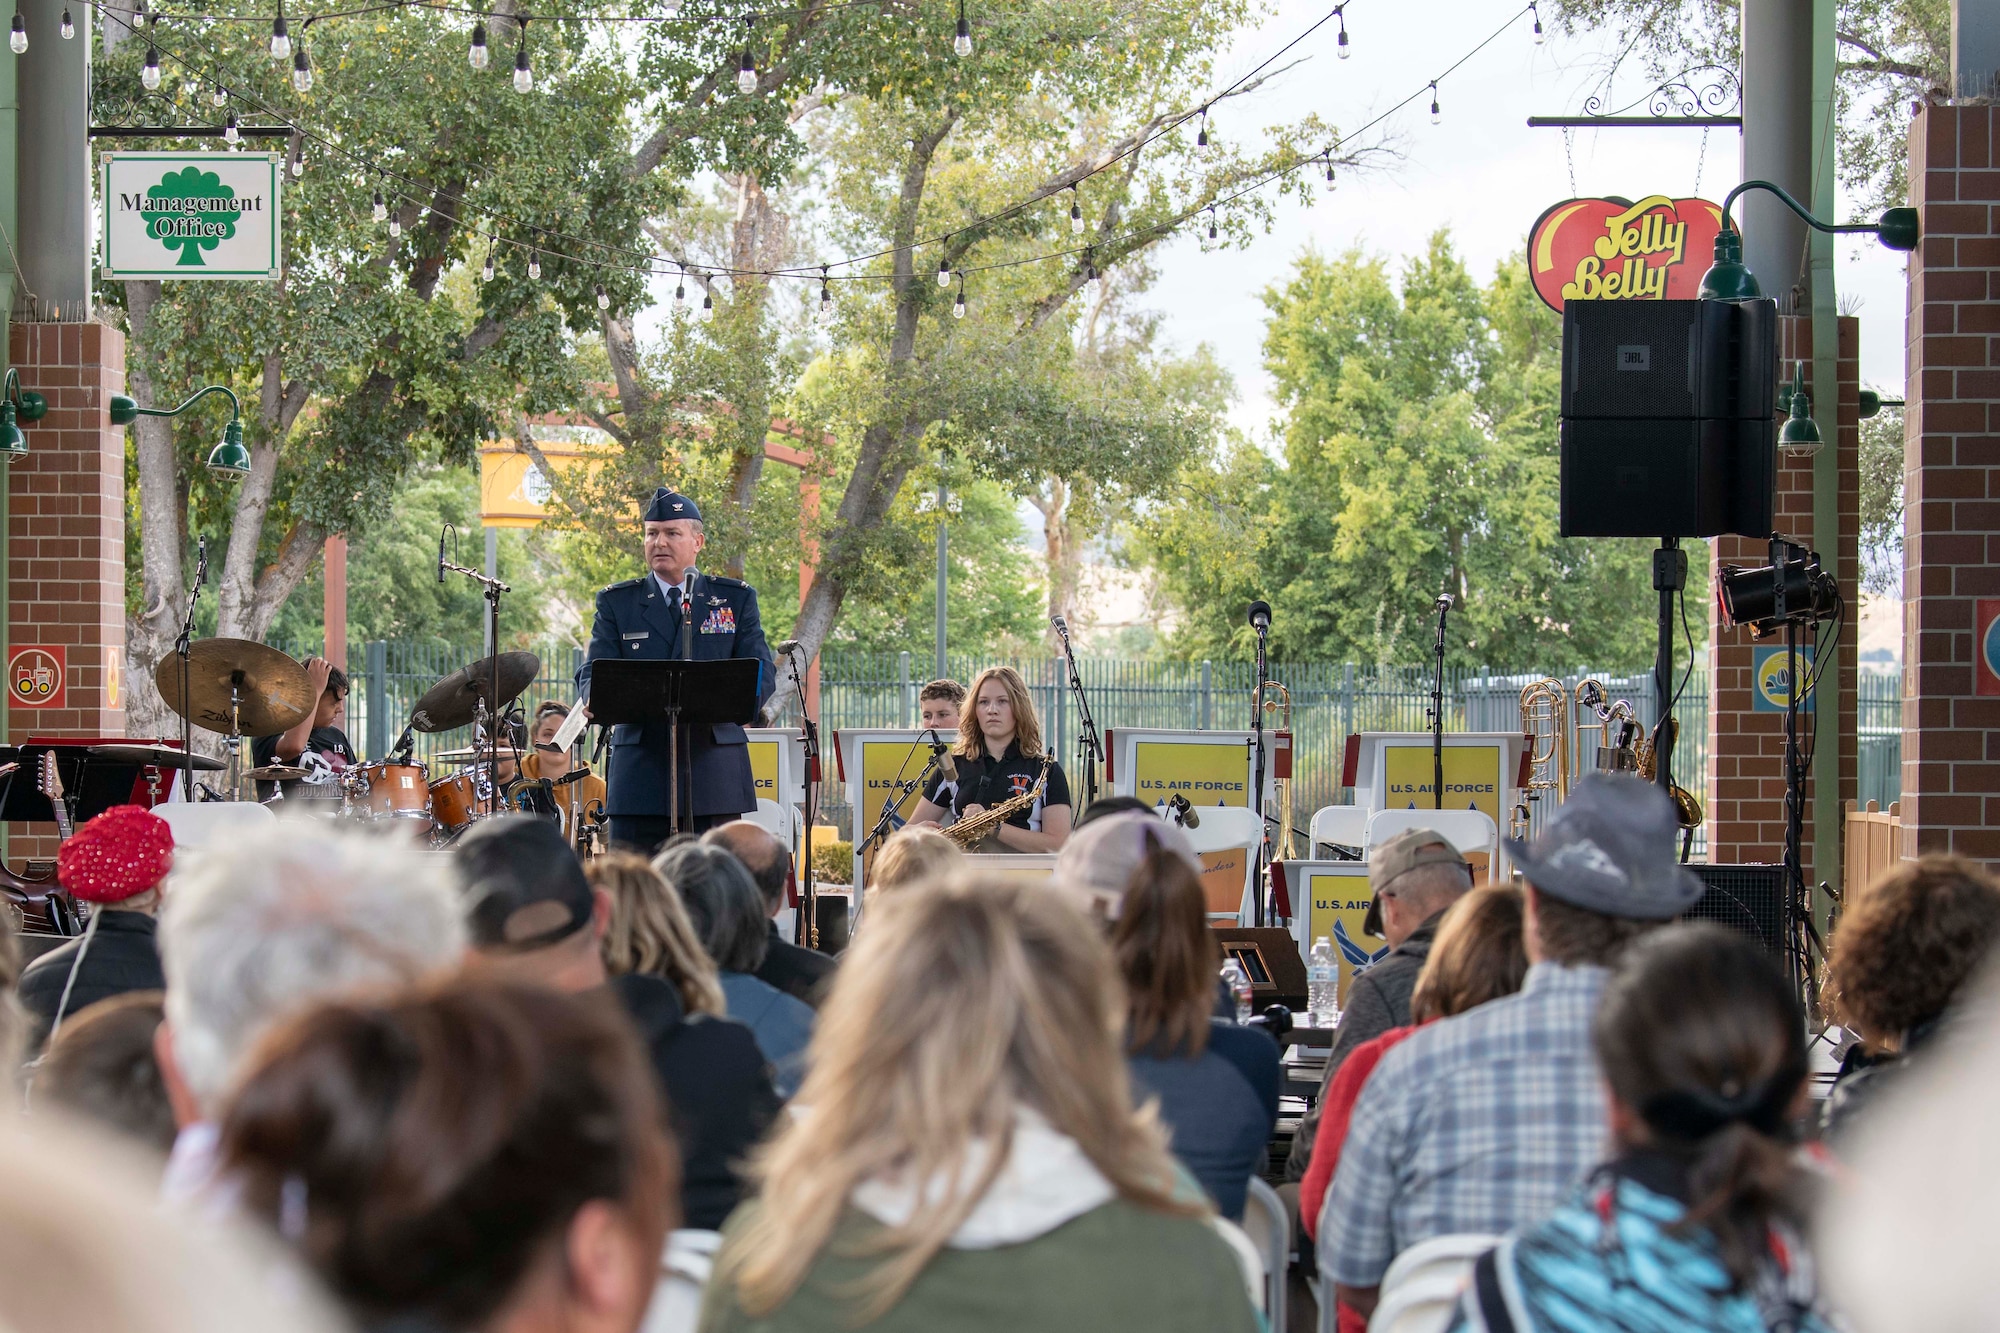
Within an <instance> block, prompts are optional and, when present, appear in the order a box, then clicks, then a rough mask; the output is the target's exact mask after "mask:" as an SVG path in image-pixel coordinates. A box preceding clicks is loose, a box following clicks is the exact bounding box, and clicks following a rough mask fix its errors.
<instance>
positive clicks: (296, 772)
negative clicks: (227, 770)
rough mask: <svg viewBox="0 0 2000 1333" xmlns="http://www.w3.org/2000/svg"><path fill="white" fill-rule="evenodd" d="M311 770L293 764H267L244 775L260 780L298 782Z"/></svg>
mask: <svg viewBox="0 0 2000 1333" xmlns="http://www.w3.org/2000/svg"><path fill="white" fill-rule="evenodd" d="M310 771H311V770H309V769H304V768H298V767H296V766H294V765H291V764H266V765H264V767H262V768H253V769H251V770H250V771H249V772H247V773H245V774H244V775H243V776H244V777H246V778H254V779H256V780H257V781H258V782H297V781H298V780H299V779H300V778H302V777H304V776H305V775H306V774H307V773H308V772H310Z"/></svg>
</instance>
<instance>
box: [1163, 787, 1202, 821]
mask: <svg viewBox="0 0 2000 1333" xmlns="http://www.w3.org/2000/svg"><path fill="white" fill-rule="evenodd" d="M1167 809H1169V810H1171V811H1172V812H1173V816H1174V818H1175V819H1177V820H1179V821H1180V825H1181V827H1182V828H1200V827H1201V816H1200V815H1198V814H1196V813H1195V809H1194V802H1193V801H1190V800H1189V799H1188V798H1187V797H1185V796H1183V795H1181V793H1179V792H1175V793H1174V794H1173V795H1172V796H1169V797H1168V798H1167Z"/></svg>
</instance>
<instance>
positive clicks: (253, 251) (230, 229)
mask: <svg viewBox="0 0 2000 1333" xmlns="http://www.w3.org/2000/svg"><path fill="white" fill-rule="evenodd" d="M100 163H101V172H102V185H103V193H102V199H103V215H104V246H103V269H102V273H103V276H104V277H106V278H115V279H131V278H166V279H175V278H209V279H216V278H220V279H225V280H229V279H233V280H235V281H239V282H261V281H272V280H275V279H276V278H277V277H278V276H279V273H280V271H281V270H282V269H283V267H284V235H283V232H284V227H283V223H284V204H283V199H282V194H281V192H282V190H283V185H284V175H285V173H284V157H283V155H282V154H278V153H106V154H104V155H103V157H102V158H101V159H100Z"/></svg>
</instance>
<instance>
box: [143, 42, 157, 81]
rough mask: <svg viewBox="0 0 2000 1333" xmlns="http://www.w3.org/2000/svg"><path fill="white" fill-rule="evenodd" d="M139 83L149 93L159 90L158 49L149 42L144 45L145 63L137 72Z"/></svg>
mask: <svg viewBox="0 0 2000 1333" xmlns="http://www.w3.org/2000/svg"><path fill="white" fill-rule="evenodd" d="M139 82H140V83H143V84H145V85H146V91H147V92H149V93H155V92H158V91H159V90H160V49H159V48H158V47H157V46H154V45H153V44H152V43H151V42H148V43H147V44H146V63H145V64H144V65H143V66H142V67H141V68H140V70H139Z"/></svg>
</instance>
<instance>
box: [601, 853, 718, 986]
mask: <svg viewBox="0 0 2000 1333" xmlns="http://www.w3.org/2000/svg"><path fill="white" fill-rule="evenodd" d="M583 873H584V876H585V877H586V878H587V879H589V880H590V884H591V887H592V888H597V889H602V890H604V892H605V893H607V894H609V895H610V896H611V924H610V926H609V927H608V928H607V929H606V930H605V932H604V943H603V946H602V948H603V953H604V969H605V971H607V972H610V973H611V974H612V975H613V976H618V975H622V974H624V973H626V972H644V973H646V974H647V975H648V976H655V977H660V978H663V979H664V980H667V981H671V982H672V983H673V984H674V989H675V990H677V991H679V992H680V993H681V1006H682V1008H684V1009H686V1010H687V1011H688V1012H689V1013H690V1014H715V1015H717V1016H718V1017H719V1016H721V1015H722V1014H723V1013H725V1012H727V1011H726V1009H725V1007H724V1004H723V999H722V983H720V982H719V981H717V980H716V979H715V963H714V962H713V961H712V960H711V959H710V958H709V956H708V951H707V950H705V949H703V948H702V947H701V941H700V940H698V939H696V938H695V934H694V923H693V922H692V921H690V920H688V914H687V908H686V907H685V906H683V905H682V903H681V896H680V895H679V894H678V893H675V892H674V890H673V886H672V885H670V884H668V883H667V881H666V880H665V879H664V878H662V877H661V875H660V872H659V871H657V870H655V869H653V863H652V862H650V861H648V860H647V859H646V858H645V857H643V856H637V855H634V854H633V853H631V852H606V853H605V854H604V855H603V856H600V857H597V858H596V859H595V860H593V861H591V862H590V863H589V864H588V865H586V866H585V867H584V871H583Z"/></svg>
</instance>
